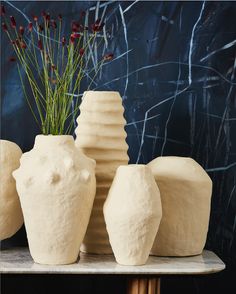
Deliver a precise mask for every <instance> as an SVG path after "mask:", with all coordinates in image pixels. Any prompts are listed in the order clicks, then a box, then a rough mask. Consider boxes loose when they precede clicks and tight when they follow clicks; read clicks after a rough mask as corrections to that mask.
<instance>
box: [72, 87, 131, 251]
mask: <svg viewBox="0 0 236 294" xmlns="http://www.w3.org/2000/svg"><path fill="white" fill-rule="evenodd" d="M123 113H124V108H123V106H122V99H121V97H120V95H119V93H118V92H108V91H107V92H103V91H87V92H85V93H84V95H83V100H82V103H81V106H80V115H79V117H78V119H77V122H78V127H77V128H76V135H77V138H76V141H75V142H76V146H77V147H78V148H79V149H81V150H82V151H83V152H84V153H85V154H86V155H87V156H89V157H91V158H93V159H95V160H96V163H97V165H96V179H97V190H96V196H95V200H94V205H93V210H92V214H91V218H90V222H89V225H88V229H87V233H86V235H85V238H84V242H83V244H82V247H81V251H83V252H87V253H97V254H111V253H112V249H111V246H110V243H109V238H108V234H107V231H106V225H105V220H104V216H103V204H104V202H105V200H106V198H107V195H108V191H109V188H110V186H111V184H112V181H113V178H114V176H115V173H116V169H117V168H118V167H119V166H120V165H126V164H128V160H129V158H128V155H127V150H128V145H127V143H126V141H125V139H126V132H125V130H124V126H125V124H126V121H125V119H124V116H123Z"/></svg>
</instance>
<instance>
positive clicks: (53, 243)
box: [14, 135, 96, 264]
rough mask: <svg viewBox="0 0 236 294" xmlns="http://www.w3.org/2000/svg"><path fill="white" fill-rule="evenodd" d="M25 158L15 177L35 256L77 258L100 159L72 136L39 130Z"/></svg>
mask: <svg viewBox="0 0 236 294" xmlns="http://www.w3.org/2000/svg"><path fill="white" fill-rule="evenodd" d="M20 162H21V165H20V168H19V169H18V170H16V171H15V172H14V177H15V179H16V183H17V191H18V193H19V196H20V201H21V206H22V209H23V213H24V219H25V226H26V231H27V237H28V242H29V248H30V253H31V255H32V257H33V259H34V261H35V262H37V263H42V264H68V263H73V262H75V261H76V260H77V257H78V254H79V248H80V246H81V243H82V240H83V238H84V235H85V232H86V229H87V225H88V221H89V217H90V213H91V209H92V204H93V200H94V196H95V189H96V179H95V161H94V160H92V159H89V158H87V157H86V156H85V155H84V154H82V153H81V152H80V151H79V150H77V148H76V147H75V144H74V140H73V137H72V136H51V135H49V136H42V135H39V136H37V137H36V140H35V145H34V148H33V149H32V150H31V151H30V152H27V153H24V154H23V156H22V158H21V161H20Z"/></svg>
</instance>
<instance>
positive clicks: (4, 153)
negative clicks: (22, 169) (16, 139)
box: [0, 140, 23, 240]
mask: <svg viewBox="0 0 236 294" xmlns="http://www.w3.org/2000/svg"><path fill="white" fill-rule="evenodd" d="M21 155H22V152H21V149H20V147H18V146H17V145H16V144H15V143H13V142H10V141H6V140H0V240H3V239H6V238H9V237H11V236H12V235H14V234H15V233H16V232H17V231H18V230H19V229H20V227H21V226H22V224H23V215H22V210H21V206H20V200H19V197H18V194H17V192H16V182H15V180H14V178H13V176H12V172H13V171H14V170H15V169H17V168H18V167H19V165H20V157H21Z"/></svg>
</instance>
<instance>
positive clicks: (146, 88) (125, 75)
mask: <svg viewBox="0 0 236 294" xmlns="http://www.w3.org/2000/svg"><path fill="white" fill-rule="evenodd" d="M5 6H6V9H7V10H8V12H9V13H10V14H14V15H15V16H16V19H17V22H18V23H21V24H24V25H26V24H27V19H28V17H29V18H30V17H31V15H32V14H40V12H41V11H42V10H47V11H50V12H51V14H52V15H55V16H56V15H57V14H58V13H62V14H63V19H65V22H68V23H69V22H70V21H71V20H76V19H78V15H79V14H80V12H81V10H85V9H89V14H90V16H91V17H93V18H94V17H95V16H94V14H95V13H96V11H97V13H98V15H99V16H101V15H102V13H103V11H104V10H106V11H104V12H105V15H106V28H107V29H110V31H111V38H110V40H109V43H110V45H109V48H108V49H107V50H109V52H111V51H112V52H114V59H113V60H112V61H110V62H109V63H107V64H106V65H105V66H104V67H103V68H102V75H101V78H99V79H97V81H96V82H95V83H94V84H93V85H92V89H97V90H102V89H103V90H117V91H119V92H120V94H121V96H122V97H123V105H124V107H125V117H126V120H127V122H128V123H127V127H126V131H127V133H128V138H127V142H128V144H129V156H130V162H132V163H148V162H149V161H151V160H152V159H153V158H155V157H156V156H159V155H178V156H191V157H193V158H194V159H196V160H197V162H199V163H200V164H201V165H202V166H203V167H204V168H205V169H206V171H207V172H208V173H209V175H210V177H211V179H212V180H213V185H214V191H213V198H212V211H211V220H210V227H209V233H208V239H207V244H206V248H208V249H211V250H213V251H215V252H216V253H217V254H219V256H220V257H221V258H222V259H223V260H224V261H225V262H226V263H227V267H228V269H229V270H228V271H225V273H224V274H223V273H222V274H221V275H218V276H217V277H218V278H217V277H216V278H210V277H209V278H207V279H204V280H201V281H199V280H198V279H196V280H194V282H189V279H188V280H187V279H186V280H185V282H186V283H185V285H188V286H189V287H190V288H189V289H188V290H189V292H188V293H205V292H204V290H203V289H205V291H206V289H207V288H209V289H211V288H210V287H213V286H212V285H215V287H218V286H219V285H220V284H221V283H220V282H219V281H222V283H223V282H224V283H223V284H224V285H229V284H230V283H231V282H232V281H233V278H231V277H233V272H234V270H235V268H236V188H235V187H236V73H235V70H236V3H235V2H227V1H224V2H223V1H222V2H164V1H163V2H154V1H136V2H129V1H125V2H121V1H115V2H109V1H108V2H102V3H100V4H99V3H96V2H95V1H81V2H72V1H71V2H69V1H67V2H65V1H61V2H59V1H54V2H42V1H41V2H39V1H35V2H34V1H31V2H24V1H23V2H18V1H15V2H8V3H6V4H5ZM68 29H69V26H68V27H65V30H68ZM1 40H2V42H1V50H2V53H1V54H2V67H1V70H2V72H1V73H2V86H1V93H2V101H1V105H2V109H1V115H2V118H1V137H2V138H4V139H9V140H12V141H14V142H16V143H17V144H19V145H20V147H21V148H22V149H23V150H24V151H27V150H29V149H30V148H31V147H32V145H33V142H34V136H35V134H37V133H38V132H39V131H38V129H37V126H36V124H35V123H34V120H33V118H32V116H31V114H30V112H29V109H28V107H27V104H26V102H25V98H24V97H23V94H22V89H21V85H20V81H19V78H18V75H17V68H16V65H15V64H9V62H8V61H7V60H8V57H9V54H10V50H11V48H10V45H9V44H8V42H7V40H6V38H5V36H4V35H2V39H1ZM84 89H86V82H85V83H84ZM24 242H25V235H24V232H23V231H21V232H20V233H19V234H18V235H17V236H15V237H14V238H13V239H10V240H8V241H6V242H3V245H5V246H8V245H14V244H22V243H24ZM230 281H231V282H230ZM9 283H10V282H9ZM173 283H174V282H173ZM176 283H177V284H178V282H176ZM6 285H7V279H6ZM173 285H174V284H173ZM181 285H183V283H181ZM181 285H180V283H179V287H181ZM163 287H164V288H165V289H164V290H165V291H166V292H164V293H168V283H166V284H165V282H164V283H163ZM176 287H177V288H178V285H177V286H176ZM222 287H223V286H222ZM6 288H7V287H6ZM213 288H214V287H213ZM213 288H212V289H213ZM222 289H226V288H222ZM231 289H232V285H231ZM169 290H170V285H169ZM104 291H105V290H104ZM182 291H183V293H185V292H184V289H182ZM186 291H187V290H186ZM226 292H227V291H226ZM6 293H7V292H6ZM87 293H88V292H87ZM120 293H121V292H120ZM186 293H187V292H186ZM206 293H207V292H206ZM227 293H231V292H230V290H229V291H228V292H227ZM232 293H233V292H232Z"/></svg>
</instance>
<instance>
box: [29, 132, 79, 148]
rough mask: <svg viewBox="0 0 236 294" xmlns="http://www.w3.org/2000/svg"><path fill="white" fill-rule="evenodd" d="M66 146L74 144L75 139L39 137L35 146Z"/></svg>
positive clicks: (70, 137) (64, 136)
mask: <svg viewBox="0 0 236 294" xmlns="http://www.w3.org/2000/svg"><path fill="white" fill-rule="evenodd" d="M49 143H50V144H57V145H66V144H74V138H73V136H71V135H42V134H41V135H37V136H36V137H35V143H34V146H37V147H39V146H45V144H49Z"/></svg>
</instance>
